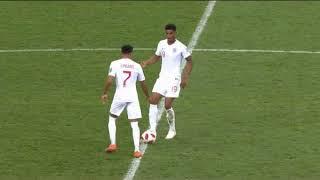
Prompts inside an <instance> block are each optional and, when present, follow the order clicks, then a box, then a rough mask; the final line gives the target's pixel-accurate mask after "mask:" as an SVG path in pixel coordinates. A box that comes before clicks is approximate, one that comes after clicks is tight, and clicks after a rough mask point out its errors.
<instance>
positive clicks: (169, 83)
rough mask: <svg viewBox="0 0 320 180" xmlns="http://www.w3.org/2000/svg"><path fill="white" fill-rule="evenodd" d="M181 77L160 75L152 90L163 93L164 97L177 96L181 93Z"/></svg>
mask: <svg viewBox="0 0 320 180" xmlns="http://www.w3.org/2000/svg"><path fill="white" fill-rule="evenodd" d="M180 83H181V80H180V78H161V77H159V78H158V79H157V81H156V83H155V84H154V86H153V89H152V92H156V93H159V94H161V95H162V96H164V97H169V98H177V97H179V94H180Z"/></svg>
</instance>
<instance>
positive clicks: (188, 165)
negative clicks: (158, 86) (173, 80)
mask: <svg viewBox="0 0 320 180" xmlns="http://www.w3.org/2000/svg"><path fill="white" fill-rule="evenodd" d="M205 5H206V2H31V3H30V2H28V3H27V2H0V6H1V8H2V10H1V11H0V34H1V35H2V36H1V38H0V49H32V48H41V49H42V48H100V47H119V46H120V45H122V44H123V43H131V44H133V45H134V46H135V47H148V48H149V47H151V48H153V47H155V46H156V44H157V42H158V40H159V39H161V38H163V32H162V28H163V25H164V24H165V23H167V22H175V23H176V24H177V26H178V33H179V39H181V40H182V41H183V42H185V43H186V44H187V43H188V41H189V39H190V37H191V35H192V33H193V31H194V29H195V27H196V25H197V23H198V21H199V19H200V17H201V14H202V11H203V9H204V7H205ZM319 7H320V3H318V2H289V1H288V2H218V3H217V5H216V7H215V9H214V14H213V15H212V16H211V17H210V19H209V21H208V24H207V27H206V29H205V30H204V32H203V34H202V36H201V38H200V40H199V43H198V46H197V47H196V48H232V49H275V50H320V43H319V40H320V39H319V35H318V29H319V28H320V23H319V21H317V19H319V18H320V17H319V13H317V12H318V11H319V10H320V8H319ZM151 54H152V51H138V52H136V54H135V57H136V59H137V60H141V59H146V58H148V57H149V56H150V55H151ZM118 55H119V54H118V52H103V51H99V52H95V51H92V52H31V53H0V85H1V88H0V93H1V94H2V95H1V96H0V101H1V103H0V118H1V121H0V159H1V161H0V175H1V176H2V177H3V178H8V177H10V178H13V176H18V177H21V178H23V179H28V178H29V179H34V178H35V177H40V178H41V179H79V178H80V177H82V179H122V178H123V176H124V175H125V173H126V171H127V169H128V166H129V164H130V162H131V160H132V158H131V153H132V150H133V147H132V140H131V129H130V126H129V124H128V122H127V121H126V116H125V115H126V114H123V116H122V117H121V118H120V119H119V122H118V124H117V125H118V129H117V135H118V136H117V139H118V142H119V146H120V150H119V152H118V153H116V154H112V155H105V154H104V152H103V150H104V148H105V146H106V145H107V143H108V138H107V128H106V124H107V113H106V110H107V109H108V108H109V105H107V107H105V106H103V105H101V104H100V101H99V96H100V93H101V91H102V87H103V81H104V77H105V75H106V69H107V65H108V64H109V63H110V61H111V60H113V59H116V58H117V57H118ZM319 57H320V56H319V55H318V54H276V53H273V54H270V53H230V52H194V53H193V58H194V70H193V72H192V76H191V81H190V84H189V87H188V88H187V89H186V90H185V91H183V92H182V94H181V97H180V98H179V99H178V100H177V101H176V102H175V103H176V104H175V110H176V115H177V132H178V135H177V137H176V138H175V139H174V140H173V141H170V142H168V141H165V140H164V139H163V138H164V136H165V135H166V131H167V124H166V122H165V119H164V118H163V119H162V122H161V124H160V127H159V132H158V134H159V139H158V143H157V144H154V145H152V146H149V147H148V149H147V152H146V154H145V156H144V157H143V159H142V162H141V166H140V168H139V170H138V172H137V174H136V179H252V180H254V179H317V178H318V177H320V173H319V172H320V168H319V166H318V165H319V163H320V160H319V159H320V157H319V153H320V152H319V151H320V149H319V146H320V142H319V139H320V135H319V132H320V131H319V127H320V123H319V122H318V121H319V115H320V113H319V108H320V103H319V96H320V93H319V89H320V83H319V81H318V79H319V78H320V63H319V61H318V59H319ZM158 71H159V64H158V65H157V66H154V67H152V68H148V69H146V70H145V73H146V76H147V78H148V80H147V81H148V84H149V86H150V89H151V88H152V85H153V83H154V81H155V79H156V77H157V73H158ZM140 95H142V94H141V93H140ZM140 99H141V105H142V110H143V115H144V118H143V119H142V121H141V123H140V126H141V129H142V130H144V129H145V128H146V127H147V124H148V122H147V112H148V105H147V103H146V101H145V99H144V98H143V97H142V96H140ZM110 100H111V99H110ZM3 178H1V179H3Z"/></svg>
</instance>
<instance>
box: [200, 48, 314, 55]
mask: <svg viewBox="0 0 320 180" xmlns="http://www.w3.org/2000/svg"><path fill="white" fill-rule="evenodd" d="M194 51H198V52H248V53H288V54H290V53H291V54H320V51H307V50H270V49H269V50H268V49H194Z"/></svg>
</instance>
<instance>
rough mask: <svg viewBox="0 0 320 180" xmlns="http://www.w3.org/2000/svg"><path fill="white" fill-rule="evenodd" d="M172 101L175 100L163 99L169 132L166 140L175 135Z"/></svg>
mask: <svg viewBox="0 0 320 180" xmlns="http://www.w3.org/2000/svg"><path fill="white" fill-rule="evenodd" d="M174 99H175V98H165V109H166V113H167V120H168V124H169V131H168V134H167V136H166V139H172V138H173V137H174V136H175V135H176V125H175V113H174V110H173V107H172V105H173V101H174Z"/></svg>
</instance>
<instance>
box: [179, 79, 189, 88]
mask: <svg viewBox="0 0 320 180" xmlns="http://www.w3.org/2000/svg"><path fill="white" fill-rule="evenodd" d="M187 85H188V79H182V81H181V83H180V87H181V88H182V89H184V88H185V87H186V86H187Z"/></svg>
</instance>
